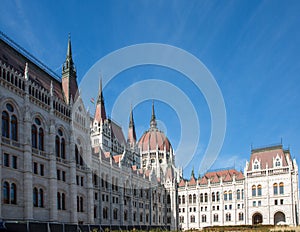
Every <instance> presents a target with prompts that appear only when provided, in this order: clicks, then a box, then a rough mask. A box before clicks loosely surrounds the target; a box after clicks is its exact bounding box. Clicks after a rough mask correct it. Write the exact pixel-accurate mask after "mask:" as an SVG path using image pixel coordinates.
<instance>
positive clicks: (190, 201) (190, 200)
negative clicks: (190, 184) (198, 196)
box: [189, 194, 192, 204]
mask: <svg viewBox="0 0 300 232" xmlns="http://www.w3.org/2000/svg"><path fill="white" fill-rule="evenodd" d="M189 203H190V204H191V203H192V194H190V195H189Z"/></svg>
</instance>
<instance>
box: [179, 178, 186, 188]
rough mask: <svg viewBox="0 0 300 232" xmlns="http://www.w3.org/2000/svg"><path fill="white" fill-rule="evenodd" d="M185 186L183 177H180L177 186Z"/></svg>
mask: <svg viewBox="0 0 300 232" xmlns="http://www.w3.org/2000/svg"><path fill="white" fill-rule="evenodd" d="M184 186H185V181H184V179H181V181H180V182H179V187H184Z"/></svg>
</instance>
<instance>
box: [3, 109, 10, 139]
mask: <svg viewBox="0 0 300 232" xmlns="http://www.w3.org/2000/svg"><path fill="white" fill-rule="evenodd" d="M2 136H3V137H6V138H9V115H8V113H7V112H6V111H3V112H2Z"/></svg>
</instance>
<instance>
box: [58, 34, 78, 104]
mask: <svg viewBox="0 0 300 232" xmlns="http://www.w3.org/2000/svg"><path fill="white" fill-rule="evenodd" d="M61 84H62V89H63V91H64V97H65V101H66V103H67V104H70V102H72V101H73V102H74V99H75V97H76V94H77V91H78V85H77V75H76V69H75V66H74V62H73V58H72V47H71V37H70V34H69V38H68V49H67V57H66V60H65V63H64V65H63V69H62V80H61ZM71 98H72V101H71Z"/></svg>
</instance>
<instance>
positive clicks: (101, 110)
mask: <svg viewBox="0 0 300 232" xmlns="http://www.w3.org/2000/svg"><path fill="white" fill-rule="evenodd" d="M105 119H106V111H105V105H104V98H103V93H102V77H100V81H99V92H98V99H97V105H96V112H95V121H97V122H103V121H104V120H105Z"/></svg>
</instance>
